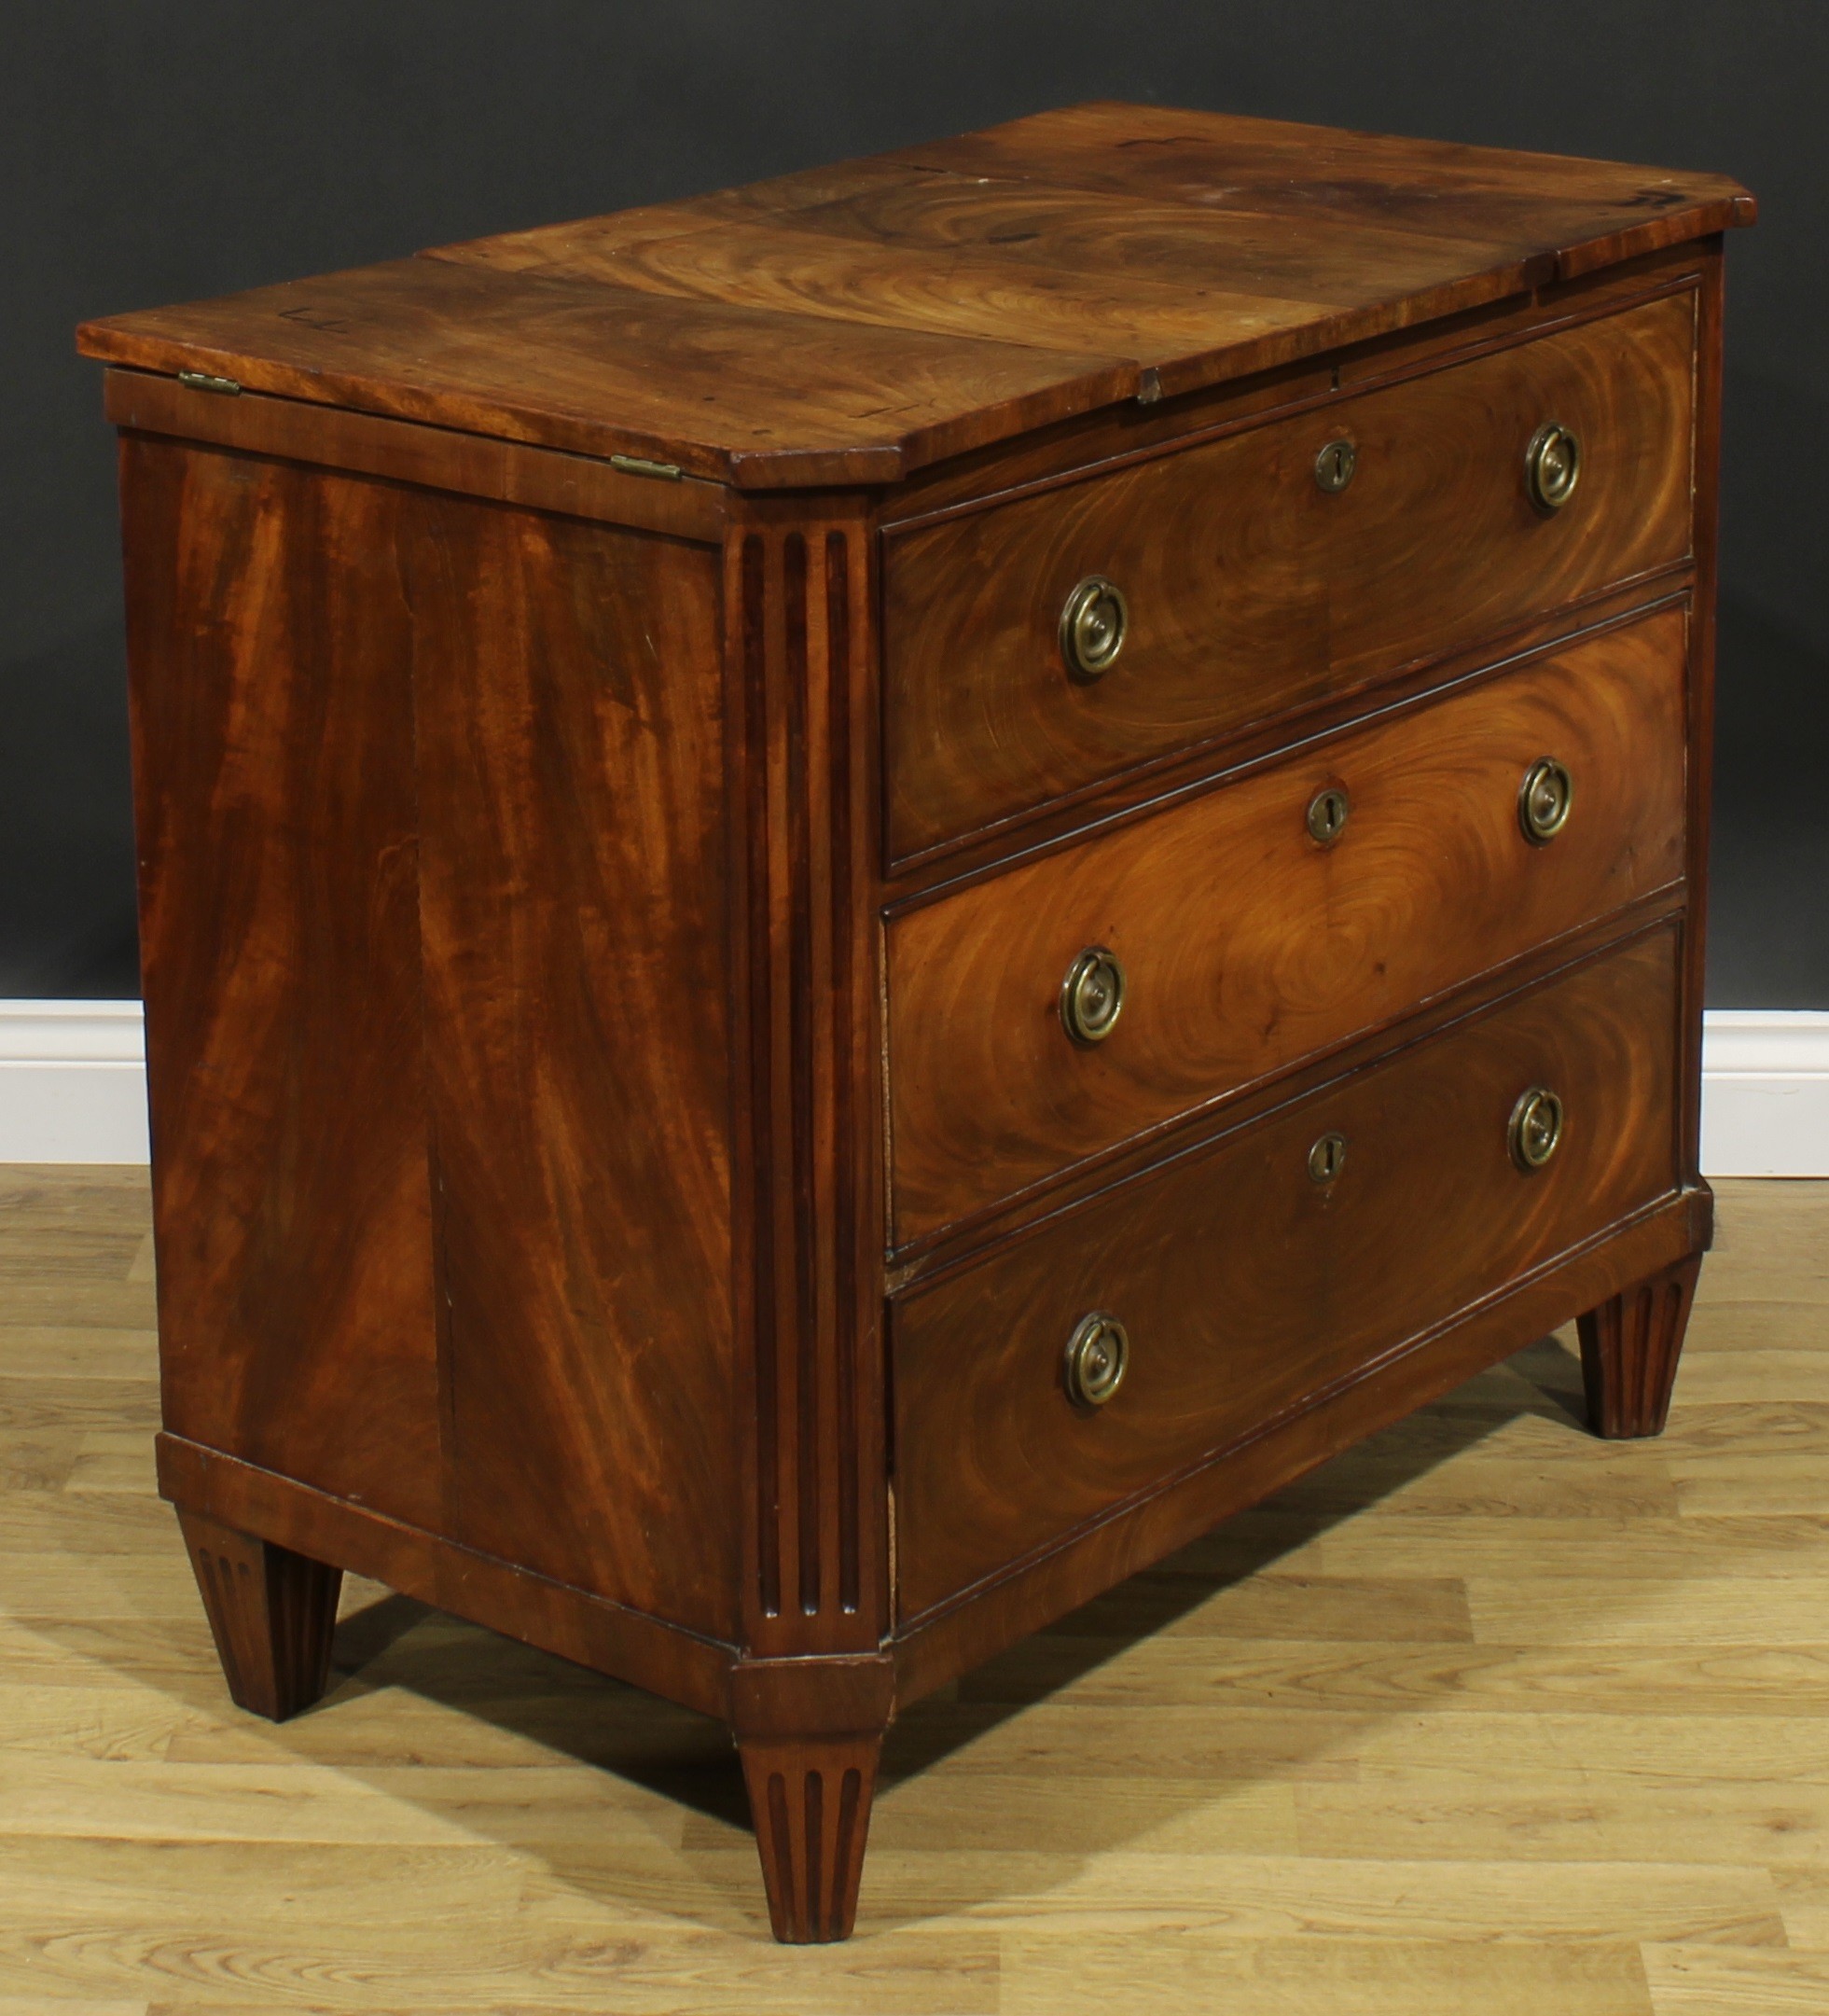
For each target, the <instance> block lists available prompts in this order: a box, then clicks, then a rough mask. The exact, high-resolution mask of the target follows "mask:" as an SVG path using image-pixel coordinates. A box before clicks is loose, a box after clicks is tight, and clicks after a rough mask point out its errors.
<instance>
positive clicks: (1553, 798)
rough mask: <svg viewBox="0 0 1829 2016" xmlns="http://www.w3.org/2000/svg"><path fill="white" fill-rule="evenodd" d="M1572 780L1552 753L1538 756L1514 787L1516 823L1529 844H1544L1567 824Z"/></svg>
mask: <svg viewBox="0 0 1829 2016" xmlns="http://www.w3.org/2000/svg"><path fill="white" fill-rule="evenodd" d="M1574 801H1575V780H1574V779H1573V777H1572V776H1570V774H1569V770H1568V766H1567V764H1565V763H1559V762H1558V761H1557V760H1556V758H1554V757H1553V756H1540V757H1539V758H1537V760H1536V761H1535V762H1534V763H1532V764H1531V768H1530V769H1529V770H1527V771H1526V772H1524V782H1523V783H1522V784H1521V785H1519V786H1518V787H1517V823H1518V825H1519V826H1520V827H1523V829H1524V837H1525V839H1526V840H1528V841H1530V842H1531V845H1532V846H1533V847H1546V846H1547V845H1548V844H1549V842H1550V841H1553V840H1554V839H1555V838H1556V836H1557V835H1558V834H1559V832H1560V831H1561V830H1562V828H1563V827H1564V826H1566V825H1567V824H1568V820H1569V809H1570V807H1571V806H1572V805H1573V803H1574Z"/></svg>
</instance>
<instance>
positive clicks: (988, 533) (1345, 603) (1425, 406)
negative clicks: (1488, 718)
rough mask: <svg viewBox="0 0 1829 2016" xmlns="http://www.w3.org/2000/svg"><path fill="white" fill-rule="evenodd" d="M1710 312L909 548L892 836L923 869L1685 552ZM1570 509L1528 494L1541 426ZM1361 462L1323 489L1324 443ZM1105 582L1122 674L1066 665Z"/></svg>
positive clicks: (1407, 385)
mask: <svg viewBox="0 0 1829 2016" xmlns="http://www.w3.org/2000/svg"><path fill="white" fill-rule="evenodd" d="M1695 344H1696V301H1695V296H1694V294H1693V292H1688V291H1685V292H1683V293H1678V294H1675V295H1672V296H1670V297H1668V298H1666V299H1661V300H1657V301H1655V302H1652V303H1650V304H1647V305H1645V306H1642V307H1640V308H1637V309H1633V310H1629V311H1628V312H1626V313H1621V314H1618V315H1617V316H1615V317H1611V318H1606V319H1602V320H1597V321H1594V322H1590V323H1586V324H1580V325H1577V326H1576V327H1573V328H1570V329H1567V330H1564V331H1562V332H1560V333H1559V334H1555V335H1550V336H1545V337H1542V338H1540V339H1538V340H1537V341H1531V342H1523V343H1519V344H1517V346H1515V347H1508V348H1505V349H1502V350H1498V351H1495V352H1492V353H1490V354H1489V355H1484V356H1480V357H1476V358H1475V359H1474V360H1472V361H1470V362H1467V363H1462V364H1459V365H1453V366H1450V367H1448V368H1444V369H1441V370H1438V371H1435V372H1432V373H1429V374H1427V375H1424V376H1421V377H1419V378H1415V379H1412V380H1408V381H1406V382H1401V383H1398V384H1395V385H1392V386H1389V387H1386V388H1385V389H1382V390H1379V391H1374V392H1367V393H1365V394H1363V395H1360V396H1356V397H1344V398H1341V399H1338V400H1337V401H1334V402H1331V403H1328V404H1325V405H1322V406H1319V407H1316V408H1314V409H1312V410H1306V411H1304V412H1302V413H1301V414H1300V415H1299V416H1298V417H1296V418H1293V419H1288V420H1282V421H1275V422H1271V423H1269V424H1266V425H1264V426H1261V427H1257V428H1249V429H1247V430H1246V431H1243V432H1241V433H1237V434H1232V435H1227V436H1226V437H1224V438H1220V439H1218V440H1214V441H1211V442H1208V443H1206V444H1205V445H1203V446H1200V447H1197V448H1193V449H1189V450H1186V451H1184V452H1180V453H1171V454H1165V455H1162V456H1160V457H1157V458H1155V459H1150V460H1145V461H1141V462H1137V463H1133V464H1132V465H1130V466H1128V467H1125V468H1122V469H1120V470H1118V471H1115V472H1114V473H1111V474H1107V475H1103V476H1102V477H1100V478H1098V479H1097V480H1092V481H1088V482H1085V483H1081V484H1078V485H1075V486H1071V487H1067V488H1058V489H1050V490H1047V491H1045V492H1043V493H1042V494H1038V495H1035V496H1032V497H1028V498H1024V499H1022V500H1021V501H1018V502H1016V503H1010V504H1004V505H1000V506H998V507H995V508H993V509H991V510H987V511H985V512H983V513H982V514H977V515H966V516H963V517H956V518H952V519H949V520H948V521H945V522H943V523H941V524H938V525H935V526H932V527H929V528H927V529H924V530H917V531H911V532H908V533H903V534H900V535H894V536H892V537H891V538H890V539H889V541H888V542H887V549H886V552H885V556H884V616H883V624H884V652H885V692H886V696H887V713H886V725H885V733H886V737H887V763H888V771H889V778H890V785H889V844H890V848H891V852H892V854H893V855H895V856H897V857H907V856H911V855H920V854H921V853H923V852H925V851H928V850H931V849H932V848H934V847H935V846H937V845H939V844H941V843H943V842H945V841H949V840H954V839H957V838H959V837H960V836H962V835H963V834H967V833H970V832H971V831H973V830H974V829H976V828H978V827H985V826H987V825H991V824H995V823H996V822H999V821H1002V820H1007V819H1010V818H1012V817H1013V816H1015V815H1018V814H1019V813H1022V812H1024V811H1026V810H1030V809H1032V808H1034V807H1036V806H1039V805H1043V804H1046V803H1047V802H1049V801H1050V800H1053V799H1058V798H1060V797H1062V796H1065V795H1069V794H1072V793H1074V792H1075V791H1082V790H1084V789H1086V788H1087V787H1088V786H1092V785H1094V784H1096V783H1098V782H1100V781H1102V780H1103V779H1105V778H1108V777H1111V776H1113V775H1114V774H1118V773H1122V772H1125V771H1126V770H1129V769H1132V768H1134V767H1136V766H1138V765H1141V764H1145V763H1147V762H1149V761H1150V760H1152V759H1154V758H1161V757H1163V756H1165V755H1170V754H1173V753H1176V752H1179V751H1180V750H1182V749H1184V748H1185V747H1187V746H1188V745H1190V744H1198V743H1200V742H1203V741H1208V740H1211V739H1212V738H1214V737H1216V736H1219V735H1221V734H1223V733H1224V732H1225V731H1226V730H1236V729H1239V728H1240V727H1242V726H1244V725H1246V724H1248V723H1250V724H1256V723H1261V722H1264V721H1266V720H1271V719H1274V718H1275V717H1276V716H1279V715H1281V714H1284V713H1287V712H1289V711H1291V710H1292V709H1294V708H1296V707H1298V706H1301V705H1303V704H1312V703H1313V702H1317V701H1319V700H1322V699H1324V698H1325V697H1327V696H1329V695H1331V694H1334V693H1337V692H1340V691H1342V690H1349V689H1351V688H1354V687H1356V686H1359V685H1362V684H1364V683H1365V682H1366V681H1367V680H1368V679H1371V678H1375V677H1377V676H1379V674H1387V673H1389V672H1391V671H1393V670H1394V669H1395V668H1396V667H1397V666H1399V665H1401V664H1404V663H1406V662H1408V661H1410V660H1416V659H1419V658H1426V657H1428V656H1430V655H1432V654H1434V653H1435V652H1439V651H1446V650H1449V649H1452V648H1453V647H1455V645H1457V644H1458V643H1462V642H1464V641H1466V640H1468V639H1470V638H1472V637H1475V636H1478V635H1481V634H1484V633H1490V632H1492V631H1494V630H1497V629H1500V628H1502V627H1503V626H1504V625H1505V624H1506V623H1508V622H1515V621H1516V620H1517V619H1518V618H1519V617H1520V616H1522V615H1524V614H1526V613H1527V612H1530V611H1533V610H1539V609H1551V608H1555V607H1558V606H1559V605H1563V604H1565V603H1569V602H1573V601H1575V600H1577V599H1578V598H1580V597H1581V596H1583V595H1585V594H1589V593H1592V592H1594V591H1599V590H1600V589H1602V588H1604V587H1605V586H1607V585H1608V584H1610V583H1612V582H1615V581H1621V580H1629V579H1631V578H1633V577H1637V576H1640V575H1642V574H1645V573H1648V572H1650V571H1652V570H1654V569H1656V568H1657V567H1660V566H1666V565H1669V564H1670V563H1673V562H1675V561H1677V560H1680V559H1681V558H1682V557H1683V556H1684V554H1685V553H1686V552H1687V551H1688V548H1689V512H1690V490H1691V469H1692V459H1693V450H1692V442H1691V431H1692V412H1691V405H1692V395H1691V380H1692V376H1693V371H1694V355H1695ZM1552 418H1553V419H1557V420H1559V421H1561V422H1562V423H1563V424H1566V425H1568V426H1571V427H1573V429H1574V430H1575V432H1576V434H1577V435H1578V437H1579V438H1580V440H1581V443H1582V451H1583V458H1584V459H1583V468H1582V475H1581V480H1580V483H1579V485H1578V486H1577V489H1576V492H1575V494H1574V496H1573V499H1572V500H1571V502H1570V503H1569V504H1568V505H1567V506H1566V507H1564V508H1563V509H1562V510H1560V511H1559V512H1557V513H1555V514H1554V515H1553V516H1549V517H1545V515H1544V514H1543V513H1541V512H1539V511H1538V510H1536V509H1535V508H1534V507H1532V505H1531V500H1530V498H1529V496H1528V494H1526V490H1525V484H1524V456H1525V450H1526V448H1527V446H1528V444H1529V443H1530V441H1531V437H1532V436H1533V434H1534V433H1535V432H1536V430H1537V428H1538V427H1539V426H1540V425H1541V424H1543V423H1544V422H1545V420H1546V419H1552ZM1337 438H1345V439H1348V440H1351V441H1352V442H1353V443H1354V444H1355V446H1356V448H1357V452H1358V466H1357V469H1356V472H1355V474H1354V476H1353V478H1352V480H1351V483H1350V485H1349V486H1348V488H1347V489H1346V490H1345V491H1343V492H1341V493H1339V494H1337V495H1328V494H1324V493H1323V491H1321V489H1320V488H1319V487H1318V486H1317V484H1316V482H1315V480H1314V463H1315V456H1316V454H1317V452H1318V451H1319V450H1320V449H1321V447H1322V445H1323V443H1324V442H1327V441H1329V440H1334V439H1337ZM1092 574H1099V575H1103V576H1105V577H1108V578H1110V579H1112V580H1114V581H1115V582H1116V584H1117V585H1118V587H1119V588H1120V589H1122V590H1123V591H1124V593H1125V595H1126V597H1127V599H1128V602H1129V635H1128V636H1127V639H1126V642H1125V644H1124V647H1123V650H1122V652H1121V654H1120V656H1119V658H1118V660H1117V661H1116V663H1115V665H1114V666H1113V667H1112V668H1111V670H1110V671H1109V672H1107V673H1105V674H1103V676H1102V677H1101V678H1099V679H1096V680H1093V681H1090V682H1088V681H1082V680H1077V679H1074V678H1073V677H1071V676H1070V675H1069V674H1068V672H1067V669H1066V667H1065V666H1064V665H1063V663H1062V661H1061V657H1060V642H1059V629H1060V611H1061V608H1062V605H1064V604H1065V602H1066V599H1067V597H1068V595H1069V593H1070V592H1071V591H1072V590H1073V588H1074V583H1075V582H1077V581H1079V580H1081V579H1083V578H1084V577H1087V576H1088V575H1092Z"/></svg>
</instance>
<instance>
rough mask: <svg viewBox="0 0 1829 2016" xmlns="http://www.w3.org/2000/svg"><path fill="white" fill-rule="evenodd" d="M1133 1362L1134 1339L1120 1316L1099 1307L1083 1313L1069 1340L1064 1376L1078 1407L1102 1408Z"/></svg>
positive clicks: (1069, 1394)
mask: <svg viewBox="0 0 1829 2016" xmlns="http://www.w3.org/2000/svg"><path fill="white" fill-rule="evenodd" d="M1129 1362H1130V1338H1129V1332H1128V1331H1127V1330H1126V1329H1125V1328H1124V1326H1123V1324H1121V1323H1120V1322H1119V1321H1118V1320H1117V1318H1116V1317H1115V1316H1114V1315H1111V1314H1108V1313H1107V1312H1106V1311H1105V1310H1102V1309H1095V1310H1094V1311H1093V1312H1092V1314H1090V1315H1089V1316H1082V1317H1081V1318H1080V1320H1079V1321H1078V1323H1076V1324H1075V1325H1074V1334H1073V1335H1072V1336H1071V1337H1070V1338H1069V1339H1068V1340H1067V1355H1066V1358H1065V1360H1064V1361H1063V1363H1062V1365H1061V1377H1062V1379H1063V1380H1064V1382H1065V1383H1066V1387H1067V1397H1068V1398H1069V1399H1070V1400H1072V1401H1073V1403H1074V1406H1075V1407H1084V1408H1088V1409H1090V1408H1094V1407H1102V1406H1104V1404H1105V1402H1106V1401H1107V1400H1109V1399H1110V1398H1111V1397H1112V1396H1113V1394H1115V1392H1116V1391H1117V1389H1118V1387H1119V1386H1120V1385H1121V1384H1122V1383H1123V1382H1124V1369H1125V1367H1126V1366H1127V1365H1129Z"/></svg>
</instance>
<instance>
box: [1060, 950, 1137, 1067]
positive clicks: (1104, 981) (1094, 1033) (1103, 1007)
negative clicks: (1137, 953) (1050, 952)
mask: <svg viewBox="0 0 1829 2016" xmlns="http://www.w3.org/2000/svg"><path fill="white" fill-rule="evenodd" d="M1123 1012H1124V968H1123V966H1121V965H1120V964H1119V963H1118V960H1117V958H1116V955H1115V953H1112V952H1107V951H1106V950H1105V948H1104V947H1103V946H1102V945H1088V947H1087V948H1086V950H1085V951H1084V952H1081V954H1080V955H1079V957H1078V958H1077V959H1075V960H1074V963H1073V965H1072V966H1069V967H1068V968H1067V978H1066V979H1065V980H1062V981H1061V983H1060V1020H1061V1022H1063V1023H1064V1024H1065V1025H1066V1030H1067V1034H1068V1035H1069V1036H1072V1037H1073V1039H1074V1042H1075V1043H1088V1044H1089V1043H1102V1042H1103V1041H1104V1040H1105V1038H1106V1037H1107V1036H1110V1035H1111V1033H1112V1031H1113V1030H1114V1029H1115V1028H1116V1027H1117V1019H1118V1017H1119V1016H1120V1015H1121V1014H1123Z"/></svg>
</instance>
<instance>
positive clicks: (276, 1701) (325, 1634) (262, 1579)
mask: <svg viewBox="0 0 1829 2016" xmlns="http://www.w3.org/2000/svg"><path fill="white" fill-rule="evenodd" d="M178 1524H179V1526H180V1527H181V1528H182V1529H183V1532H184V1542H185V1547H186V1549H187V1551H188V1552H189V1555H190V1566H191V1571H192V1573H193V1574H194V1575H195V1576H196V1578H197V1592H198V1593H199V1595H201V1597H202V1599H203V1609H204V1613H205V1615H207V1617H208V1618H209V1620H210V1634H211V1636H212V1637H213V1638H215V1648H216V1657H217V1659H219V1660H220V1661H221V1662H222V1676H223V1678H224V1679H225V1680H227V1681H228V1683H229V1694H230V1695H231V1696H232V1697H233V1700H234V1703H235V1705H236V1706H237V1707H238V1708H245V1709H247V1710H248V1712H249V1713H250V1714H252V1715H262V1716H265V1717H267V1719H268V1720H269V1721H270V1722H284V1721H286V1720H288V1719H289V1718H290V1717H293V1716H295V1715H297V1714H298V1711H299V1710H300V1709H301V1708H309V1707H310V1706H311V1705H312V1703H313V1702H314V1701H316V1700H317V1698H318V1697H319V1695H321V1694H322V1693H323V1692H324V1689H325V1688H326V1686H327V1685H328V1683H329V1677H330V1634H331V1632H332V1630H333V1629H334V1628H335V1626H336V1621H337V1592H338V1590H339V1588H340V1586H341V1584H342V1579H343V1575H342V1570H341V1569H340V1568H327V1567H326V1566H325V1565H324V1564H323V1563H322V1562H317V1561H309V1560H307V1559H306V1558H305V1556H304V1555H303V1554H295V1553H293V1552H292V1551H291V1550H289V1549H287V1548H284V1547H275V1546H273V1545H272V1544H271V1543H270V1542H269V1541H266V1540H256V1539H255V1538H254V1537H252V1536H250V1535H248V1534H245V1533H237V1532H235V1531H234V1529H233V1528H232V1527H229V1526H224V1525H221V1524H219V1523H218V1522H216V1521H215V1520H214V1519H206V1518H205V1517H204V1516H203V1515H202V1514H201V1512H187V1511H185V1510H184V1509H182V1508H181V1509H179V1512H178Z"/></svg>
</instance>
